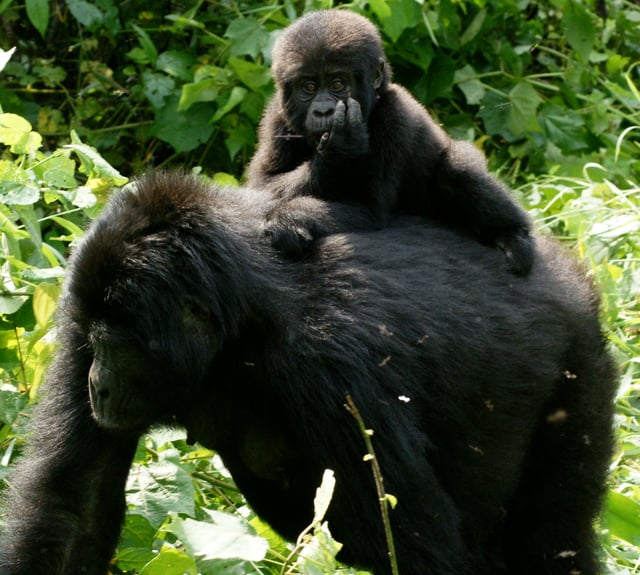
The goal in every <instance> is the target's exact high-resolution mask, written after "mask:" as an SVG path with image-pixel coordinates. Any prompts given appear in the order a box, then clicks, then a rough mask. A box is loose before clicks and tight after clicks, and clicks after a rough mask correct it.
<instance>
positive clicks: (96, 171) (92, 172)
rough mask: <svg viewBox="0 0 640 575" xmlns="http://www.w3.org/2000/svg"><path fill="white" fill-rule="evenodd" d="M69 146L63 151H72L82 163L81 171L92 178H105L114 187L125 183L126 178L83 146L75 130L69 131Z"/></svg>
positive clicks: (91, 150)
mask: <svg viewBox="0 0 640 575" xmlns="http://www.w3.org/2000/svg"><path fill="white" fill-rule="evenodd" d="M71 142H72V143H71V144H67V145H66V146H65V149H67V150H72V151H74V152H75V153H76V154H77V155H78V157H79V158H80V161H81V163H82V169H81V171H82V172H83V173H84V174H87V176H89V177H93V178H101V177H102V178H107V179H109V180H111V181H112V182H113V183H114V184H115V185H116V186H122V185H124V184H126V183H127V181H128V178H126V177H125V176H123V175H122V174H121V173H120V172H118V170H116V169H115V168H114V167H113V166H112V165H111V164H109V162H107V160H105V159H104V158H103V157H102V156H101V155H100V154H99V153H98V152H96V150H95V149H94V148H92V147H91V146H87V145H86V144H83V143H82V141H81V140H80V138H79V137H78V134H77V133H76V131H75V130H71Z"/></svg>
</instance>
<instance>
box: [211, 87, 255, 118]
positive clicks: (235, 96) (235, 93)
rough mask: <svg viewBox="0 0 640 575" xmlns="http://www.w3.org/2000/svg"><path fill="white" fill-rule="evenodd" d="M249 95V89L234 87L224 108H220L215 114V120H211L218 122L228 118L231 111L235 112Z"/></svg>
mask: <svg viewBox="0 0 640 575" xmlns="http://www.w3.org/2000/svg"><path fill="white" fill-rule="evenodd" d="M246 95H247V89H246V88H243V87H242V86H234V87H233V88H232V89H231V93H230V94H229V98H228V99H227V101H226V103H225V104H224V106H222V107H221V108H219V109H218V110H217V111H216V113H215V114H214V116H213V118H211V121H212V122H214V123H215V122H218V121H219V120H220V118H222V117H223V116H226V115H227V114H228V113H229V112H231V110H233V109H234V108H235V107H236V106H237V105H238V104H240V102H242V100H244V97H245V96H246Z"/></svg>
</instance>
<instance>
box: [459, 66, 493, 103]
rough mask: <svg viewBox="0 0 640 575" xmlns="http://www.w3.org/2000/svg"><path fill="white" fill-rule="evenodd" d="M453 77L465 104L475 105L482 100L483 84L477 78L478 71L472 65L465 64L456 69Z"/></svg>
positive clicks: (483, 93)
mask: <svg viewBox="0 0 640 575" xmlns="http://www.w3.org/2000/svg"><path fill="white" fill-rule="evenodd" d="M453 79H454V81H455V83H456V85H457V86H458V88H460V90H462V93H463V94H464V96H465V99H466V100H467V104H469V105H471V106H476V105H478V104H480V102H482V98H484V95H485V92H486V90H485V87H484V84H483V83H482V82H481V81H480V80H479V79H478V73H477V72H476V71H475V70H474V69H473V67H472V66H470V65H469V64H467V65H466V66H464V67H463V68H460V69H459V70H456V73H455V74H454V76H453Z"/></svg>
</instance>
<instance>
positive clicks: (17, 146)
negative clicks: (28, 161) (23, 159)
mask: <svg viewBox="0 0 640 575" xmlns="http://www.w3.org/2000/svg"><path fill="white" fill-rule="evenodd" d="M0 142H2V143H3V144H7V145H8V146H11V148H10V149H11V151H12V152H13V153H14V154H24V155H33V154H35V152H36V150H37V149H38V148H39V147H40V146H41V145H42V136H40V134H38V133H37V132H33V131H32V130H31V124H30V123H29V122H28V121H27V120H25V119H24V118H23V117H22V116H18V115H17V114H0Z"/></svg>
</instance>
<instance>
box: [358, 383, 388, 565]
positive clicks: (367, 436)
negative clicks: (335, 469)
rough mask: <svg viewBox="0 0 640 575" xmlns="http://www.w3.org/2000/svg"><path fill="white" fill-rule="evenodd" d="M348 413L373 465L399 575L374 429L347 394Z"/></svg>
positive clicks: (381, 510) (381, 511)
mask: <svg viewBox="0 0 640 575" xmlns="http://www.w3.org/2000/svg"><path fill="white" fill-rule="evenodd" d="M345 407H346V409H347V411H348V412H349V413H350V414H351V415H352V416H353V417H354V419H355V420H356V422H357V423H358V429H359V430H360V433H361V435H362V438H363V439H364V443H365V446H366V448H367V455H365V457H364V460H365V461H369V462H370V463H371V469H372V471H373V479H374V481H375V484H376V490H377V492H378V503H379V504H380V514H381V515H382V523H383V525H384V535H385V538H386V540H387V549H388V553H387V554H388V556H389V563H390V564H391V573H392V575H399V573H400V572H399V570H398V560H397V558H396V549H395V545H394V543H393V533H392V531H391V521H390V519H389V504H390V503H389V495H388V494H387V493H386V492H385V490H384V481H383V479H382V471H381V470H380V464H379V463H378V458H377V457H376V453H375V451H374V449H373V443H372V442H371V436H372V435H373V430H372V429H367V427H366V426H365V424H364V421H362V417H361V415H360V411H359V410H358V408H357V406H356V404H355V402H354V401H353V399H352V397H351V395H349V394H348V393H347V403H346V404H345Z"/></svg>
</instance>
